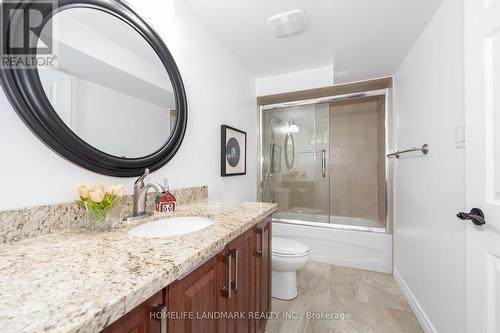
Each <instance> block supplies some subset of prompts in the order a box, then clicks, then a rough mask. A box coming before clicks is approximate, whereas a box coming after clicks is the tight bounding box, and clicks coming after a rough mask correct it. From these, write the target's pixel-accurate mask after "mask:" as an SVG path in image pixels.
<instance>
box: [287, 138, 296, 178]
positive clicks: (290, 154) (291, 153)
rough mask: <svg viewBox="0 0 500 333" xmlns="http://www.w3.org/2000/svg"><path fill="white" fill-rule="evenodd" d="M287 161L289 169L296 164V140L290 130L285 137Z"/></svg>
mask: <svg viewBox="0 0 500 333" xmlns="http://www.w3.org/2000/svg"><path fill="white" fill-rule="evenodd" d="M285 163H286V167H287V168H288V170H291V169H292V168H293V165H294V164H295V141H294V139H293V134H292V133H290V132H289V133H287V135H286V137H285Z"/></svg>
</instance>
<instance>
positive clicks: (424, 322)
mask: <svg viewBox="0 0 500 333" xmlns="http://www.w3.org/2000/svg"><path fill="white" fill-rule="evenodd" d="M393 275H394V280H396V283H397V284H398V286H399V289H401V292H402V293H403V295H404V296H405V298H406V300H407V301H408V304H410V307H411V309H412V310H413V313H415V316H416V317H417V319H418V321H419V322H420V325H421V326H422V329H423V330H424V332H425V333H437V331H436V328H434V326H433V325H432V323H431V321H430V319H429V317H427V314H426V313H425V311H424V309H422V306H420V303H419V302H418V301H417V299H416V298H415V295H413V293H412V292H411V290H410V288H409V287H408V285H407V284H406V282H405V280H403V277H402V276H401V274H399V271H398V270H397V268H396V267H394V268H393Z"/></svg>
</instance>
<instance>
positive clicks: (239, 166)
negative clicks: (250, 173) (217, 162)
mask: <svg viewBox="0 0 500 333" xmlns="http://www.w3.org/2000/svg"><path fill="white" fill-rule="evenodd" d="M220 157H221V176H222V177H229V176H241V175H246V173H247V133H246V132H244V131H242V130H239V129H236V128H234V127H231V126H228V125H221V156H220Z"/></svg>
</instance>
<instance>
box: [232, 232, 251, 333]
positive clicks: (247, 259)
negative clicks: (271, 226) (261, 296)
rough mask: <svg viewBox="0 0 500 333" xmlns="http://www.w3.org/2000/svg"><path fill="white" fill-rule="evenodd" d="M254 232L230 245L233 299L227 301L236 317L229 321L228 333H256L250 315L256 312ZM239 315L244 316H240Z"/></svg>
mask: <svg viewBox="0 0 500 333" xmlns="http://www.w3.org/2000/svg"><path fill="white" fill-rule="evenodd" d="M253 244H254V240H253V230H252V229H251V230H248V231H247V232H245V233H244V234H243V235H241V236H239V237H238V238H236V239H235V240H233V241H232V242H231V243H229V244H228V246H227V250H228V254H229V255H230V257H231V259H232V260H233V262H232V269H233V272H232V274H231V288H232V294H231V297H229V298H228V299H227V302H228V310H227V311H229V312H230V313H231V314H233V315H234V316H233V317H232V318H231V317H230V319H228V321H227V324H228V326H227V327H228V333H251V332H254V327H253V324H254V321H253V320H251V318H250V313H251V312H254V311H255V298H254V293H253V291H254V290H255V255H254V247H253ZM237 314H242V316H239V317H238V315H237Z"/></svg>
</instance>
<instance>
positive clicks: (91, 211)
mask: <svg viewBox="0 0 500 333" xmlns="http://www.w3.org/2000/svg"><path fill="white" fill-rule="evenodd" d="M78 193H79V194H80V200H76V203H77V204H78V206H80V207H82V208H85V209H86V210H87V217H88V220H89V221H88V222H89V224H90V225H91V227H93V226H94V225H95V224H96V223H97V222H100V223H104V224H108V217H109V212H110V211H111V210H112V209H113V208H114V207H116V205H117V204H118V203H120V201H121V200H122V198H123V196H124V195H125V186H123V185H112V186H110V187H109V188H108V189H107V190H106V189H105V188H104V185H103V184H97V185H96V186H94V187H93V188H90V187H88V186H87V185H81V186H80V187H78Z"/></svg>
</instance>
